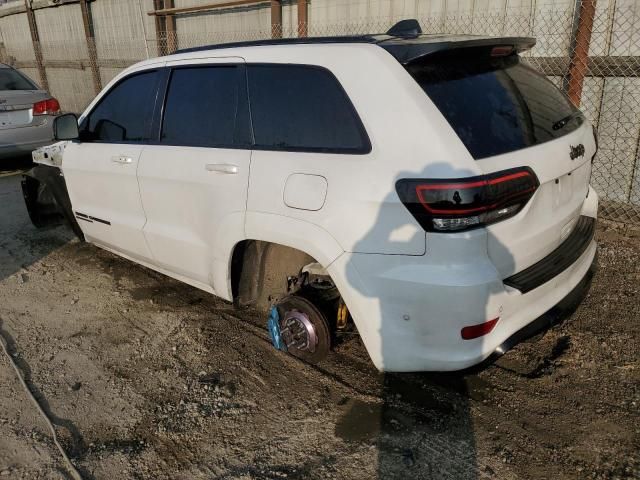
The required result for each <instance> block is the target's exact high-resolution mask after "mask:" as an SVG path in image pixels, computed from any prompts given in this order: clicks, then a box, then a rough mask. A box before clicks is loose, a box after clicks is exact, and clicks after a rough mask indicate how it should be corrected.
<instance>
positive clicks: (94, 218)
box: [89, 217, 111, 225]
mask: <svg viewBox="0 0 640 480" xmlns="http://www.w3.org/2000/svg"><path fill="white" fill-rule="evenodd" d="M89 218H90V219H91V220H93V221H94V222H98V223H103V224H105V225H111V222H110V221H108V220H102V219H101V218H96V217H89Z"/></svg>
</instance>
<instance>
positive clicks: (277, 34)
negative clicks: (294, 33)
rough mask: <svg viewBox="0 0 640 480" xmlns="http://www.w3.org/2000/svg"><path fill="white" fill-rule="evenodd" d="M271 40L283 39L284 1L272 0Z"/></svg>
mask: <svg viewBox="0 0 640 480" xmlns="http://www.w3.org/2000/svg"><path fill="white" fill-rule="evenodd" d="M271 38H282V0H271Z"/></svg>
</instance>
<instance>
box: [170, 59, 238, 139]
mask: <svg viewBox="0 0 640 480" xmlns="http://www.w3.org/2000/svg"><path fill="white" fill-rule="evenodd" d="M242 70H243V69H242V68H240V67H238V66H233V65H229V66H208V67H190V68H179V69H176V70H174V71H173V72H172V74H171V80H170V82H169V89H168V92H167V99H166V101H165V107H164V119H163V123H162V134H161V137H160V141H161V143H163V144H167V145H185V146H194V147H237V146H248V144H249V140H250V136H249V125H248V109H247V107H246V104H247V100H246V86H245V87H244V88H241V86H242V82H241V80H245V83H246V79H245V77H244V74H243V72H242Z"/></svg>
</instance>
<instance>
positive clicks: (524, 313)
mask: <svg viewBox="0 0 640 480" xmlns="http://www.w3.org/2000/svg"><path fill="white" fill-rule="evenodd" d="M596 208H597V196H596V195H595V192H594V193H593V194H591V195H590V198H588V199H587V201H585V206H584V208H583V211H582V213H583V215H587V216H591V217H594V216H595V210H596ZM470 235H482V233H480V232H476V233H472V234H470ZM474 240H475V241H474ZM478 240H479V239H471V240H470V241H468V242H461V246H460V250H459V251H455V249H456V248H458V247H457V246H456V245H453V242H450V243H451V245H446V246H445V245H433V248H432V252H428V253H427V255H425V256H424V257H407V256H396V255H367V254H353V253H352V254H344V255H343V256H341V257H340V258H338V259H337V260H336V261H335V262H334V263H333V264H332V265H331V266H330V267H329V272H330V274H331V275H332V278H333V279H334V281H336V283H337V285H338V288H339V289H340V292H341V293H342V296H343V298H344V299H345V301H346V303H347V305H348V307H349V310H350V312H351V314H352V316H353V318H354V321H355V323H356V325H357V327H358V330H359V332H360V335H361V337H362V339H363V342H364V343H365V346H366V348H367V350H368V352H369V354H370V356H371V359H372V361H373V363H374V364H375V365H376V367H378V369H380V370H384V371H404V372H408V371H451V370H462V369H466V368H469V367H472V366H474V365H477V364H479V363H481V362H483V361H485V360H486V359H488V358H489V357H491V356H492V355H495V354H496V352H503V351H504V350H505V349H507V348H510V346H511V345H513V342H515V341H516V340H517V339H518V338H520V337H522V336H523V335H524V334H526V333H527V332H529V331H530V330H531V329H535V327H536V326H537V323H536V322H542V323H548V316H549V315H550V312H553V311H557V310H558V306H562V305H563V304H565V303H566V302H567V301H568V300H567V299H570V298H572V297H575V296H576V293H575V292H574V291H575V290H581V288H580V285H581V284H583V283H585V282H587V283H588V280H590V277H591V276H592V271H593V265H594V261H595V256H596V244H595V241H593V240H592V239H587V241H586V242H585V248H584V249H583V251H582V253H581V254H580V255H579V256H578V257H577V258H575V260H574V261H573V262H572V263H571V264H569V265H568V266H566V267H565V268H563V269H562V271H560V272H557V273H556V275H555V276H554V277H553V278H551V279H549V280H548V281H545V282H544V283H541V284H539V285H538V286H537V287H536V288H533V289H531V290H529V291H527V292H526V293H523V292H521V291H519V290H517V289H515V288H512V287H509V286H507V285H506V284H505V283H504V281H503V279H502V278H501V277H500V274H499V273H498V271H497V269H496V268H495V266H494V265H493V264H492V262H491V261H490V260H489V258H488V256H487V253H486V247H485V249H484V251H482V249H481V248H480V247H479V245H481V244H482V243H483V242H482V241H478ZM480 240H481V239H480ZM445 241H446V240H445ZM465 243H466V244H467V245H469V246H472V248H467V247H465V246H464V244H465ZM484 245H486V242H485V243H484ZM440 248H442V249H443V250H440ZM445 248H448V250H445ZM473 248H475V249H476V250H475V251H473ZM452 249H453V251H452ZM469 250H472V251H469ZM439 251H444V252H447V254H448V255H447V258H449V259H451V258H455V259H456V263H453V262H451V261H450V260H449V261H445V260H440V259H439V258H438V255H437V252H439ZM430 253H431V255H430ZM562 310H566V308H563V309H562ZM554 315H555V314H554ZM541 317H543V320H537V319H539V318H541ZM494 318H499V321H498V322H497V324H496V326H495V328H494V329H493V330H492V331H491V332H490V333H489V334H487V335H484V336H482V337H480V338H476V339H473V340H463V339H462V336H461V330H462V328H464V327H466V326H470V325H477V324H480V323H483V322H486V321H487V320H490V319H494Z"/></svg>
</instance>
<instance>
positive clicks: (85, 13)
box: [80, 0, 102, 94]
mask: <svg viewBox="0 0 640 480" xmlns="http://www.w3.org/2000/svg"><path fill="white" fill-rule="evenodd" d="M80 9H81V10H82V23H83V25H84V35H85V37H86V39H87V50H88V52H89V65H90V66H91V75H92V77H93V89H94V90H95V93H96V94H98V93H100V90H102V79H101V78H100V68H99V67H98V50H97V49H96V37H95V35H94V32H93V18H92V17H91V7H90V6H89V3H88V2H87V0H80Z"/></svg>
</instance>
